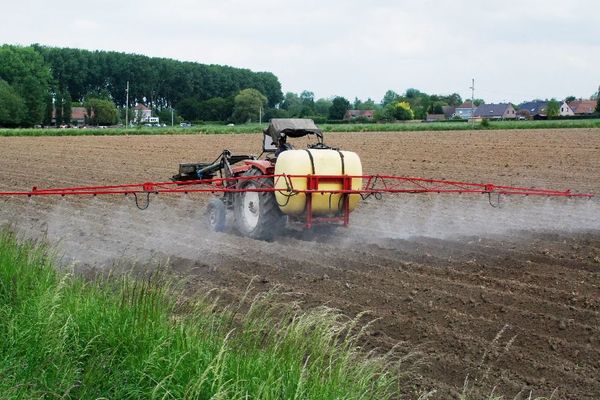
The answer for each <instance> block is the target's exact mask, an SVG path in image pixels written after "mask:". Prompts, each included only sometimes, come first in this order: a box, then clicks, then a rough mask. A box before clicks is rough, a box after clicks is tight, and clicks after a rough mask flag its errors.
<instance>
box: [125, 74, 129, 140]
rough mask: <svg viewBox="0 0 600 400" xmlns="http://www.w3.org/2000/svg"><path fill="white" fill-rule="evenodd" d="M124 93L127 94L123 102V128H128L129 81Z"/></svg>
mask: <svg viewBox="0 0 600 400" xmlns="http://www.w3.org/2000/svg"><path fill="white" fill-rule="evenodd" d="M125 92H126V93H127V96H126V100H125V128H129V81H127V89H125Z"/></svg>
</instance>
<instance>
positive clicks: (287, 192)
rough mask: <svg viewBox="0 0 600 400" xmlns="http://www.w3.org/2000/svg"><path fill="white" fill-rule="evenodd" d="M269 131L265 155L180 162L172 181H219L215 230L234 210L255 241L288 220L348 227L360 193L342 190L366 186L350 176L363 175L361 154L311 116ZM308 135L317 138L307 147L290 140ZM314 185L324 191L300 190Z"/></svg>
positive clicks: (211, 219) (275, 124)
mask: <svg viewBox="0 0 600 400" xmlns="http://www.w3.org/2000/svg"><path fill="white" fill-rule="evenodd" d="M263 134H264V137H263V144H262V153H261V155H260V156H259V157H256V156H253V155H233V154H232V153H231V152H230V151H229V150H224V151H223V152H222V153H221V155H220V156H219V157H218V158H217V159H216V160H215V161H214V162H212V163H184V164H180V165H179V173H178V174H177V175H175V176H173V177H172V178H171V179H172V180H173V181H174V182H177V183H185V182H186V181H201V180H216V185H217V186H219V185H222V188H223V191H222V192H221V193H222V195H221V196H220V197H215V198H213V199H211V200H210V202H209V204H208V206H207V210H206V219H207V222H208V224H209V226H210V227H211V228H212V229H213V230H215V231H223V230H225V229H226V225H227V221H228V220H231V218H228V217H227V215H228V214H229V213H230V214H233V221H234V225H235V228H236V229H237V230H238V231H239V232H240V233H241V234H242V235H244V236H248V237H251V238H254V239H269V238H272V237H273V236H274V235H276V234H277V233H279V232H280V231H281V230H282V229H283V228H284V227H285V226H286V225H287V223H288V222H289V223H292V224H298V223H299V224H304V225H305V227H307V228H311V227H312V226H313V225H314V224H320V225H323V224H328V225H329V226H332V225H333V226H335V225H340V224H344V225H347V221H348V218H347V215H348V213H349V212H350V211H351V210H352V209H354V207H355V206H356V203H357V202H358V200H359V198H360V195H358V194H344V193H341V191H342V190H343V189H352V188H354V189H360V188H361V187H362V179H359V178H354V179H352V178H346V177H345V175H354V176H360V175H362V167H361V164H360V159H359V158H358V156H357V155H356V154H355V153H352V152H346V151H341V150H339V149H337V148H333V147H331V146H328V145H326V144H325V143H324V140H323V132H322V131H321V129H319V128H318V127H317V126H316V125H315V123H314V121H313V120H311V119H287V118H286V119H272V120H271V121H270V123H269V125H268V127H267V128H266V129H265V130H264V131H263ZM304 136H314V139H315V140H314V142H313V143H312V144H309V145H308V147H307V148H306V149H295V148H294V146H293V145H292V143H289V141H288V139H290V138H300V137H304ZM263 156H264V157H263ZM323 175H326V176H323ZM309 176H313V177H314V178H313V179H310V177H309ZM219 179H223V180H222V181H219ZM315 180H316V181H315ZM311 185H312V188H313V189H316V190H324V192H323V193H320V194H319V193H316V194H314V195H312V194H307V193H299V192H297V190H298V189H300V190H303V189H304V190H306V189H308V188H310V187H311ZM325 191H326V192H325ZM336 191H340V192H337V193H336Z"/></svg>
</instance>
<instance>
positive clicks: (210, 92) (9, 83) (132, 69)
mask: <svg viewBox="0 0 600 400" xmlns="http://www.w3.org/2000/svg"><path fill="white" fill-rule="evenodd" d="M128 81H129V82H130V90H129V101H130V104H133V105H134V104H136V103H138V102H139V103H144V104H146V105H148V106H149V107H152V108H153V109H156V110H158V111H160V110H164V109H166V108H171V107H174V108H175V109H178V110H179V109H182V110H184V109H185V104H186V103H190V102H194V101H197V102H203V101H207V100H209V99H213V100H212V103H218V101H216V100H214V99H235V96H237V95H239V94H240V92H241V91H242V90H244V89H255V90H256V91H258V92H260V93H261V95H262V96H263V97H264V98H265V99H266V102H265V107H274V106H275V105H277V104H278V103H279V102H280V101H281V100H282V98H283V96H282V92H281V84H280V82H279V80H278V79H277V77H276V76H275V75H274V74H272V73H270V72H253V71H250V70H248V69H242V68H234V67H229V66H220V65H205V64H199V63H195V62H182V61H177V60H172V59H167V58H156V57H147V56H142V55H136V54H125V53H118V52H110V51H88V50H81V49H70V48H55V47H46V46H40V45H32V46H28V47H21V46H12V45H3V46H1V47H0V125H2V126H33V125H39V124H48V123H49V120H50V119H51V118H52V113H53V109H56V111H55V115H56V120H57V122H58V121H62V120H64V121H65V122H66V121H68V120H69V117H70V112H71V109H72V107H73V105H85V103H86V102H87V103H88V107H91V106H90V105H89V101H90V100H91V99H100V100H105V101H110V102H112V103H113V104H114V105H115V106H116V107H119V108H121V109H123V108H124V107H125V104H126V96H127V93H126V90H125V89H126V85H127V82H128ZM96 103H97V102H96ZM228 117H229V116H228Z"/></svg>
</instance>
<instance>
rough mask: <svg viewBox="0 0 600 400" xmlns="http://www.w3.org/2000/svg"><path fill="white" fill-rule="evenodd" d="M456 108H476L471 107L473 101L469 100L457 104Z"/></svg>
mask: <svg viewBox="0 0 600 400" xmlns="http://www.w3.org/2000/svg"><path fill="white" fill-rule="evenodd" d="M456 108H477V107H473V103H471V102H470V101H465V102H464V103H462V104H461V105H460V106H458V107H456Z"/></svg>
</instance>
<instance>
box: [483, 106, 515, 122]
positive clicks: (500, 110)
mask: <svg viewBox="0 0 600 400" xmlns="http://www.w3.org/2000/svg"><path fill="white" fill-rule="evenodd" d="M474 116H475V118H487V119H515V118H517V111H516V110H515V108H514V107H513V105H512V104H510V103H499V104H482V105H480V106H479V107H477V109H476V110H475V114H474Z"/></svg>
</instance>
